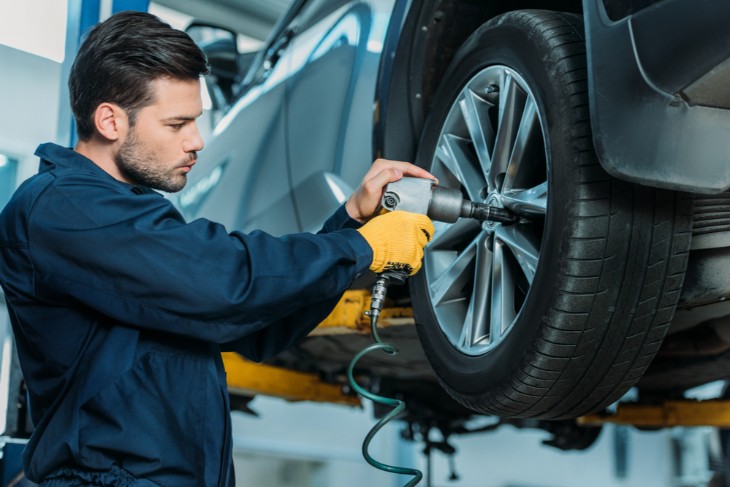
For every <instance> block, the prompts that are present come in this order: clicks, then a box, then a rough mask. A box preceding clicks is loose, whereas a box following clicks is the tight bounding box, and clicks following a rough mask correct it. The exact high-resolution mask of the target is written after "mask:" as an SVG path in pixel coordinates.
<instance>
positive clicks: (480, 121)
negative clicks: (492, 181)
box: [459, 89, 495, 180]
mask: <svg viewBox="0 0 730 487" xmlns="http://www.w3.org/2000/svg"><path fill="white" fill-rule="evenodd" d="M493 106H494V105H493V104H492V103H490V102H489V101H487V100H485V99H484V98H482V97H481V96H479V95H478V94H477V93H475V92H474V91H473V90H471V89H468V90H466V94H465V95H464V97H463V98H462V99H461V101H459V107H460V108H461V113H462V116H463V117H464V121H465V122H466V128H467V130H468V131H469V136H470V137H471V140H472V142H473V143H474V150H475V151H476V154H477V157H478V159H479V165H480V166H481V168H482V173H483V175H484V179H485V180H486V179H487V177H488V174H489V167H490V166H491V164H492V158H491V157H490V155H489V154H490V153H491V152H492V149H493V148H494V138H495V133H494V127H492V122H491V121H490V120H489V113H488V112H489V109H490V108H492V107H493Z"/></svg>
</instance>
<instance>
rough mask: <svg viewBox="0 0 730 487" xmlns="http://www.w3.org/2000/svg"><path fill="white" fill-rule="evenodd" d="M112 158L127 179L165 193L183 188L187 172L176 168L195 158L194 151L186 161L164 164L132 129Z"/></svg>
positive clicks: (186, 179)
mask: <svg viewBox="0 0 730 487" xmlns="http://www.w3.org/2000/svg"><path fill="white" fill-rule="evenodd" d="M114 160H115V162H116V164H117V167H118V168H119V171H120V172H121V173H122V174H123V175H124V176H125V177H126V178H127V179H128V180H130V181H134V182H135V183H137V184H139V185H142V186H147V187H148V188H152V189H157V190H160V191H164V192H166V193H176V192H178V191H180V190H181V189H183V188H184V187H185V183H187V181H188V178H187V174H185V173H184V172H177V171H176V170H177V169H178V168H179V167H181V166H183V165H185V164H188V163H189V162H191V161H193V160H195V153H191V155H190V159H189V160H188V161H185V160H181V161H180V163H179V164H175V165H174V166H173V167H169V166H166V165H165V163H164V162H163V161H160V160H158V159H156V158H155V157H154V155H153V154H152V153H151V152H150V151H149V150H148V149H147V147H146V146H145V145H144V143H143V142H141V141H140V140H139V139H138V138H137V136H136V134H135V133H134V132H133V131H132V132H130V134H129V137H128V138H127V140H125V141H124V143H123V144H122V146H121V147H120V148H119V152H117V153H116V155H115V156H114Z"/></svg>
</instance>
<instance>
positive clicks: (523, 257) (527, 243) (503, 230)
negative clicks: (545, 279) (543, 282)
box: [495, 225, 540, 284]
mask: <svg viewBox="0 0 730 487" xmlns="http://www.w3.org/2000/svg"><path fill="white" fill-rule="evenodd" d="M495 238H496V239H497V241H499V242H500V243H503V244H504V245H505V246H506V247H507V248H509V250H510V252H512V255H513V256H514V257H515V259H516V260H517V264H518V265H519V266H520V269H522V273H523V274H524V275H525V277H526V278H527V282H528V283H529V284H532V281H533V280H534V279H535V270H536V269H537V261H538V260H539V258H540V248H539V244H538V243H536V242H535V241H534V237H532V232H531V227H530V226H529V225H511V226H509V227H500V228H498V229H497V231H496V232H495ZM502 249H503V250H504V248H503V247H502Z"/></svg>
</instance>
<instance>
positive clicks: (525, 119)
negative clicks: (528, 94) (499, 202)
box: [502, 98, 542, 194]
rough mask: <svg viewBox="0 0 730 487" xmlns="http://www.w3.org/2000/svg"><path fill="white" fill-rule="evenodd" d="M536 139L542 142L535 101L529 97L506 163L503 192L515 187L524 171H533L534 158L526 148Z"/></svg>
mask: <svg viewBox="0 0 730 487" xmlns="http://www.w3.org/2000/svg"><path fill="white" fill-rule="evenodd" d="M536 141H539V142H542V134H541V133H540V124H539V120H538V118H537V107H536V105H535V101H534V100H533V99H531V98H530V99H528V100H527V101H526V102H525V108H524V110H523V112H522V116H521V119H520V123H519V127H518V128H517V134H516V135H515V142H514V146H513V147H512V151H511V153H510V157H509V162H508V163H507V169H506V174H505V178H504V184H503V185H502V193H503V194H504V193H505V192H506V191H509V190H511V189H512V188H513V187H516V183H517V182H518V181H519V179H520V176H522V175H523V174H524V173H525V172H532V171H534V167H533V164H534V162H535V160H534V158H530V151H529V150H528V149H529V148H530V145H531V144H534V143H535V142H536Z"/></svg>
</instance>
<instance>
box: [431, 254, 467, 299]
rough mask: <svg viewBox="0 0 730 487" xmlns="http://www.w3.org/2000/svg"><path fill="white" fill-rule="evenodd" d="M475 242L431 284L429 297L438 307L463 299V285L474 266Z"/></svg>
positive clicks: (464, 296)
mask: <svg viewBox="0 0 730 487" xmlns="http://www.w3.org/2000/svg"><path fill="white" fill-rule="evenodd" d="M475 256H476V241H474V242H472V243H471V244H470V245H469V246H468V247H467V248H466V249H465V250H464V251H463V252H461V253H459V254H458V255H457V257H456V259H454V260H453V261H452V262H451V264H450V265H449V266H448V267H446V269H444V270H443V272H442V273H441V274H440V275H439V276H437V277H436V279H434V280H433V281H432V282H431V285H430V288H431V296H432V300H433V303H434V304H435V305H436V306H437V307H438V306H441V305H443V304H447V303H449V302H450V301H454V300H460V299H465V298H466V295H465V294H464V291H463V289H464V285H465V284H467V283H468V281H469V278H470V272H469V271H470V270H471V269H472V268H473V266H474V260H475Z"/></svg>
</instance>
